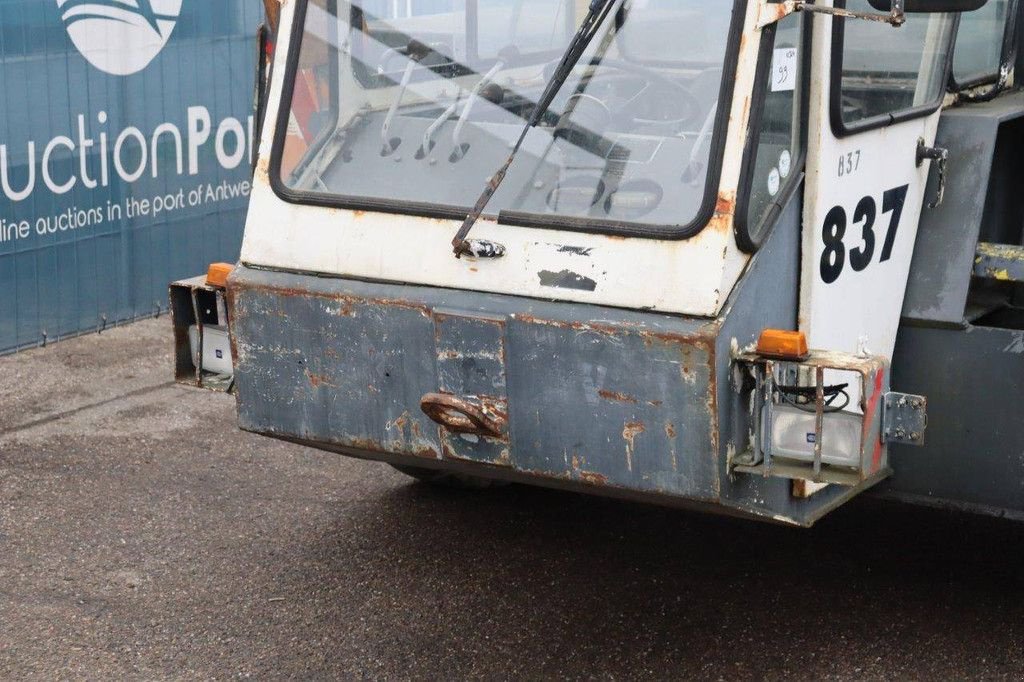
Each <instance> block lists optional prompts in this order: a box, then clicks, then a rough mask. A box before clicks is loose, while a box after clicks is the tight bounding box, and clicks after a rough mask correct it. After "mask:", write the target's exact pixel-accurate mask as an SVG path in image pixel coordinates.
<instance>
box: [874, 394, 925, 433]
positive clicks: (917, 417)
mask: <svg viewBox="0 0 1024 682" xmlns="http://www.w3.org/2000/svg"><path fill="white" fill-rule="evenodd" d="M926 428H928V399H927V398H925V397H924V396H923V395H912V394H910V393H898V392H896V391H890V392H889V393H886V394H885V395H884V396H883V397H882V439H883V440H884V441H885V442H887V443H902V444H904V445H918V446H920V445H924V432H925V429H926Z"/></svg>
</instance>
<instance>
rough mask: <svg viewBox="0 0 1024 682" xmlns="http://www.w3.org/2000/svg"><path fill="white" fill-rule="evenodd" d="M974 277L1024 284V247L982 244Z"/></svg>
mask: <svg viewBox="0 0 1024 682" xmlns="http://www.w3.org/2000/svg"><path fill="white" fill-rule="evenodd" d="M974 276H975V277H981V278H982V279H994V280H998V281H1000V282H1024V246H1013V245H1012V244H992V243H989V242H980V243H979V244H978V250H977V253H976V254H975V257H974Z"/></svg>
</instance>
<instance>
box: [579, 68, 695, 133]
mask: <svg viewBox="0 0 1024 682" xmlns="http://www.w3.org/2000/svg"><path fill="white" fill-rule="evenodd" d="M583 65H584V66H586V64H583ZM590 65H591V66H600V67H602V68H610V69H613V70H615V71H619V72H622V73H626V74H630V75H633V76H638V77H639V78H641V79H643V85H642V86H641V87H640V89H639V91H638V92H637V93H636V94H634V95H632V96H630V97H628V98H626V99H623V100H621V101H613V102H607V101H604V100H602V99H600V98H599V97H597V96H596V95H594V94H592V93H590V92H589V91H584V92H582V93H574V94H573V95H571V96H570V99H576V100H578V102H577V103H579V101H583V99H584V98H586V99H587V100H592V101H595V102H599V103H600V105H601V106H602V107H603V108H604V109H605V110H606V111H607V114H608V116H609V118H610V121H609V122H611V121H615V122H617V123H618V124H619V125H623V124H625V125H624V126H623V127H625V128H627V129H633V128H636V127H638V126H643V125H671V126H672V128H673V132H675V131H677V130H678V129H679V128H680V127H681V126H682V125H683V124H684V123H691V122H697V123H699V118H700V115H701V110H702V108H703V107H702V105H701V102H700V100H698V99H697V97H696V96H695V95H694V94H693V93H692V92H690V91H689V90H688V89H687V88H686V87H685V86H683V85H682V84H680V83H678V82H676V81H674V80H672V79H671V78H669V77H668V76H665V75H664V74H662V73H659V72H658V71H656V70H654V69H652V68H650V67H646V66H642V65H640V64H634V63H632V62H627V61H623V60H620V59H594V60H592V61H591V62H590ZM576 66H577V67H579V66H581V64H577V65H576ZM608 75H609V74H606V73H601V74H599V75H595V76H593V77H591V79H590V82H591V83H594V82H597V81H599V80H600V79H602V78H605V77H607V76H608ZM655 87H661V88H664V89H666V90H671V91H672V92H673V95H678V96H679V97H678V100H677V102H673V104H677V103H682V106H681V107H680V109H681V113H679V114H677V115H675V116H674V117H673V118H645V117H643V116H642V115H638V113H637V111H636V105H637V103H638V102H640V101H642V100H643V98H644V96H645V95H647V94H648V93H649V92H650V90H651V89H652V88H655Z"/></svg>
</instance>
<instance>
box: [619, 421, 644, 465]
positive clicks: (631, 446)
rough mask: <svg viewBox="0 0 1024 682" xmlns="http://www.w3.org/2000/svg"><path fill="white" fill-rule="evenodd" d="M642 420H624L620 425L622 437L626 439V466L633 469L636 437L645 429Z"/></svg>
mask: <svg viewBox="0 0 1024 682" xmlns="http://www.w3.org/2000/svg"><path fill="white" fill-rule="evenodd" d="M646 430H647V428H646V427H645V426H644V424H643V422H626V424H625V426H623V427H622V439H623V440H625V441H626V468H627V469H629V470H630V471H633V454H634V453H635V451H636V437H637V436H639V435H640V434H641V433H643V432H644V431H646Z"/></svg>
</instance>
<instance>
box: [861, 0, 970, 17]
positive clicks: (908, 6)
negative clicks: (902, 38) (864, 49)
mask: <svg viewBox="0 0 1024 682" xmlns="http://www.w3.org/2000/svg"><path fill="white" fill-rule="evenodd" d="M868 2H869V3H870V4H871V6H872V7H874V8H875V9H876V10H878V11H879V12H890V11H892V10H893V9H894V8H893V4H894V3H893V1H892V0H868ZM986 2H988V0H904V2H903V11H904V12H906V13H908V14H910V13H915V14H916V13H920V12H973V11H974V10H978V9H981V8H982V7H984V6H985V3H986Z"/></svg>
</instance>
